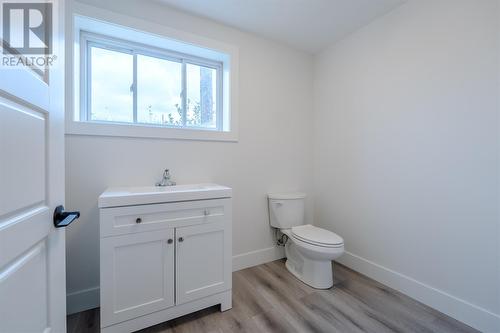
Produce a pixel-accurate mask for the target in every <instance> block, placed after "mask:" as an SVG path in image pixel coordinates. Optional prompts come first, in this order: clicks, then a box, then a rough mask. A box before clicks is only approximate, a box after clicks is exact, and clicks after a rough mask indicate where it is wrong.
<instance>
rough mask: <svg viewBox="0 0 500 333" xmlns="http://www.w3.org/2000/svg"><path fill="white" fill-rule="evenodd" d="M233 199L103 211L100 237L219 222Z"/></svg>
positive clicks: (117, 208) (101, 211)
mask: <svg viewBox="0 0 500 333" xmlns="http://www.w3.org/2000/svg"><path fill="white" fill-rule="evenodd" d="M229 201H230V199H214V200H198V201H185V202H173V203H164V204H152V205H138V206H127V207H113V208H102V209H100V221H101V222H100V224H101V225H100V234H101V237H108V236H115V235H124V234H129V233H136V232H144V231H153V230H160V229H164V228H176V227H184V226H189V225H196V224H203V223H210V222H217V221H221V220H222V219H224V216H225V215H226V210H227V207H228V206H227V205H228V204H229Z"/></svg>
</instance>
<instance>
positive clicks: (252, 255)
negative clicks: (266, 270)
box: [233, 246, 285, 272]
mask: <svg viewBox="0 0 500 333" xmlns="http://www.w3.org/2000/svg"><path fill="white" fill-rule="evenodd" d="M284 257H285V251H284V248H283V247H281V246H273V247H269V248H267V249H261V250H256V251H251V252H246V253H242V254H238V255H235V256H233V272H236V271H239V270H241V269H244V268H248V267H252V266H257V265H260V264H265V263H266V262H270V261H273V260H278V259H281V258H284Z"/></svg>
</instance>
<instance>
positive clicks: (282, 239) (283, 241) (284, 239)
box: [274, 228, 288, 246]
mask: <svg viewBox="0 0 500 333" xmlns="http://www.w3.org/2000/svg"><path fill="white" fill-rule="evenodd" d="M278 233H280V234H281V237H279V238H278ZM274 237H275V238H276V239H277V240H278V241H277V243H276V244H278V246H285V244H286V242H287V241H288V236H287V235H285V234H284V233H281V232H280V231H279V230H278V228H276V229H274Z"/></svg>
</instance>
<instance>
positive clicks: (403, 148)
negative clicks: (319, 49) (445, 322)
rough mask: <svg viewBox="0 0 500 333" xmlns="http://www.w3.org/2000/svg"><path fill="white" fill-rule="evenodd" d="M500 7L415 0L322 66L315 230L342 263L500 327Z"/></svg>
mask: <svg viewBox="0 0 500 333" xmlns="http://www.w3.org/2000/svg"><path fill="white" fill-rule="evenodd" d="M499 22H500V16H499V1H498V0H423V1H409V2H408V3H407V4H405V5H403V6H401V7H400V8H398V9H396V10H395V11H393V12H391V13H390V14H388V15H386V16H384V17H382V18H380V19H378V20H377V21H375V22H372V23H371V24H370V25H368V26H366V27H364V28H363V29H361V30H360V31H358V32H357V33H355V34H353V35H351V36H350V37H348V38H346V39H344V40H343V41H342V42H340V43H338V44H336V45H334V46H332V47H331V48H330V49H328V50H326V51H325V52H323V53H322V54H320V55H319V56H317V58H316V62H315V78H314V94H315V97H314V100H315V106H314V119H315V123H314V124H315V125H314V126H315V127H314V174H315V175H314V176H315V183H314V193H315V201H314V204H315V212H314V214H315V218H316V221H317V224H319V225H321V226H324V227H326V228H328V229H331V230H333V231H335V232H336V233H338V234H340V235H342V236H343V237H344V239H345V244H346V250H347V251H348V253H347V254H346V255H345V256H344V257H343V258H342V259H341V260H340V261H341V262H343V263H345V264H347V265H348V266H351V267H353V268H355V269H356V270H358V271H361V272H362V273H365V274H367V275H369V276H372V277H374V278H376V279H378V280H380V281H382V282H384V283H386V284H388V285H389V286H391V287H393V288H396V289H399V290H402V291H404V292H405V293H407V294H409V295H410V296H412V297H414V298H416V299H419V300H421V301H423V302H424V303H427V304H429V305H431V306H433V307H435V308H437V309H439V310H441V311H443V312H445V313H448V314H451V315H452V316H454V317H455V318H457V319H459V320H462V321H464V322H466V323H469V324H470V325H473V326H475V327H476V328H479V329H481V330H483V331H485V332H499V331H500V320H499V319H500V317H499V314H500V271H499V270H500V249H499V244H500V237H499V236H500V234H499V232H500V230H499V212H498V208H499V187H498V184H499V170H500V169H499V83H500V82H499V78H500V76H499V73H500V71H499V39H500V38H499V37H500V36H499Z"/></svg>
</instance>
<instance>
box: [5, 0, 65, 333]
mask: <svg viewBox="0 0 500 333" xmlns="http://www.w3.org/2000/svg"><path fill="white" fill-rule="evenodd" d="M54 4H55V5H54V12H53V17H54V18H56V19H57V20H58V22H59V23H58V28H59V29H55V30H57V31H55V32H56V33H57V34H54V35H53V47H54V52H53V53H54V54H56V55H57V62H56V63H55V64H54V66H53V67H51V68H49V69H48V70H46V71H42V72H41V73H37V72H35V71H33V70H31V69H28V68H24V69H23V68H17V69H5V68H2V69H0V332H2V333H3V332H9V333H11V332H23V333H24V332H26V333H28V332H57V333H58V332H65V331H66V275H65V232H64V228H62V229H56V228H55V227H54V225H53V216H52V215H53V211H54V209H55V207H56V206H57V205H61V204H63V202H64V128H63V124H64V84H63V80H64V76H63V74H64V63H63V59H64V57H63V51H64V48H63V47H64V44H63V29H61V27H62V18H63V16H62V15H60V14H61V13H63V8H62V5H63V4H62V1H57V2H55V3H54ZM26 17H27V16H26V15H25V18H26Z"/></svg>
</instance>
